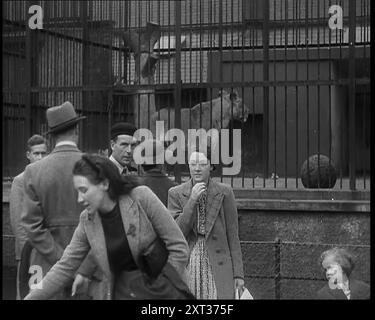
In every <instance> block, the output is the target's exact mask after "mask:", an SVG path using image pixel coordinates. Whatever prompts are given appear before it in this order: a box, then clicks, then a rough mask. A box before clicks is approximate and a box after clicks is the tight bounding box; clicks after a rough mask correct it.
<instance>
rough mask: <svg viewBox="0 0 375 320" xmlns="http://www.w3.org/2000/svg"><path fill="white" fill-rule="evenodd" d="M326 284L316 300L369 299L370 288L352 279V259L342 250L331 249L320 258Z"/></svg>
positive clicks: (350, 255)
mask: <svg viewBox="0 0 375 320" xmlns="http://www.w3.org/2000/svg"><path fill="white" fill-rule="evenodd" d="M320 263H321V265H322V268H323V269H324V272H325V275H326V277H327V280H328V283H327V284H326V285H325V286H324V287H323V288H321V289H320V290H319V291H318V293H317V298H318V299H334V300H356V299H370V286H369V285H368V284H367V283H365V282H363V281H360V280H356V279H354V278H353V277H352V271H353V269H354V266H355V263H354V257H353V255H352V254H351V253H350V252H349V251H348V250H347V249H344V248H338V247H335V248H332V249H329V250H326V251H324V252H323V253H322V254H321V256H320Z"/></svg>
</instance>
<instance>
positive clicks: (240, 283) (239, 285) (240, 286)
mask: <svg viewBox="0 0 375 320" xmlns="http://www.w3.org/2000/svg"><path fill="white" fill-rule="evenodd" d="M244 287H245V281H244V279H242V278H234V292H236V290H238V297H241V295H242V293H243V291H244V290H245V289H244Z"/></svg>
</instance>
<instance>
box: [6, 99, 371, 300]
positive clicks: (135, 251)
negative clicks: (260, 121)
mask: <svg viewBox="0 0 375 320" xmlns="http://www.w3.org/2000/svg"><path fill="white" fill-rule="evenodd" d="M46 118H47V123H48V127H49V131H48V134H50V135H52V137H53V140H54V141H55V146H54V148H53V149H52V151H51V152H50V153H49V154H48V155H47V143H46V140H45V139H44V138H43V137H42V136H40V135H34V136H32V137H31V138H30V139H29V141H28V143H27V147H28V150H27V152H26V156H27V158H28V159H29V161H30V164H29V165H27V167H26V168H25V171H24V172H23V173H21V174H20V175H18V176H17V177H16V178H14V180H13V183H12V188H11V196H10V215H11V223H12V228H13V231H14V233H15V235H16V246H15V249H16V259H17V266H18V269H17V299H26V300H33V299H39V300H40V299H100V300H124V299H126V300H131V299H234V298H235V297H241V295H242V294H243V293H244V292H246V291H247V289H246V288H245V281H244V267H243V259H242V253H241V246H240V240H239V235H238V213H237V207H236V201H235V197H234V193H233V190H232V188H231V187H230V186H229V185H227V184H224V183H219V182H216V181H214V180H212V179H211V172H212V171H213V170H215V166H214V165H212V164H211V162H210V152H209V149H208V151H207V152H204V151H201V150H195V151H193V152H192V153H191V154H189V157H188V163H189V169H190V179H189V180H188V181H186V182H184V183H182V184H180V185H178V184H177V183H175V182H174V181H172V180H171V179H170V178H169V177H168V176H167V175H166V174H165V167H164V164H160V163H156V161H155V158H157V157H158V156H160V154H163V156H164V157H168V154H166V151H165V149H164V145H163V144H162V143H161V142H160V141H158V140H146V141H145V144H148V145H149V146H150V147H151V148H152V149H153V154H152V156H151V158H150V159H148V161H147V162H146V163H147V164H143V165H142V166H137V165H136V164H135V163H134V159H133V152H134V149H135V147H136V146H137V144H138V143H139V141H138V140H137V139H136V138H135V135H134V133H135V132H136V130H137V128H136V127H135V126H134V125H133V124H131V123H126V122H120V123H116V124H114V125H113V126H112V128H111V135H110V139H111V140H110V146H111V155H110V157H109V158H107V157H105V156H103V155H99V154H87V153H83V152H82V151H81V150H79V149H78V137H79V123H80V122H81V121H85V120H84V119H85V117H79V116H78V115H77V113H76V111H75V109H74V107H73V105H72V104H71V103H70V102H65V103H63V104H62V105H59V106H55V107H51V108H48V109H47V111H46ZM150 163H151V164H150ZM30 266H37V267H38V268H39V269H37V270H39V271H40V277H39V278H38V279H37V280H36V281H37V283H34V285H33V286H30V284H31V283H32V281H30V274H29V269H30ZM322 266H323V268H324V270H326V275H327V279H328V280H329V282H328V285H327V286H325V287H324V288H322V289H321V290H320V291H319V292H318V294H317V298H321V299H341V298H342V299H363V298H368V296H369V287H368V285H367V284H365V283H363V282H361V281H357V280H354V279H352V278H351V271H352V269H353V268H354V262H353V259H352V257H351V256H350V254H349V253H348V252H346V251H345V250H344V249H337V248H335V249H332V250H330V251H327V252H325V253H323V255H322ZM332 279H333V280H332ZM250 291H251V290H250Z"/></svg>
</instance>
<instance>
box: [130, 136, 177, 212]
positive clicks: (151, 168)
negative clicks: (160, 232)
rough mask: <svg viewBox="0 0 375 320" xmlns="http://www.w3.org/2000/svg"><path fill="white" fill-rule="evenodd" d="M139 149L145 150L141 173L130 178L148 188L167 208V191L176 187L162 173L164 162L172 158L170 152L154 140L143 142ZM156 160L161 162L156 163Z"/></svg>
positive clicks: (174, 183) (158, 141) (175, 184)
mask: <svg viewBox="0 0 375 320" xmlns="http://www.w3.org/2000/svg"><path fill="white" fill-rule="evenodd" d="M139 147H142V149H143V148H144V150H145V156H144V157H143V160H144V163H143V164H142V165H141V166H142V169H143V173H142V174H141V175H139V176H135V177H132V179H134V180H135V181H136V182H137V183H138V184H139V185H145V186H148V187H149V188H150V189H151V190H152V191H153V192H154V193H155V194H156V195H157V196H158V198H159V199H160V200H161V202H163V204H164V205H165V206H167V204H168V190H169V189H170V188H172V187H174V186H177V183H176V182H174V181H172V180H171V179H169V178H168V177H167V175H166V174H165V172H164V166H165V162H168V159H169V158H171V157H172V155H173V154H172V151H170V150H165V148H164V145H163V143H162V142H161V141H160V140H154V139H149V140H145V141H143V142H142V143H141V145H139ZM150 151H152V153H151V152H150ZM158 159H161V161H157V160H158ZM160 162H163V163H160Z"/></svg>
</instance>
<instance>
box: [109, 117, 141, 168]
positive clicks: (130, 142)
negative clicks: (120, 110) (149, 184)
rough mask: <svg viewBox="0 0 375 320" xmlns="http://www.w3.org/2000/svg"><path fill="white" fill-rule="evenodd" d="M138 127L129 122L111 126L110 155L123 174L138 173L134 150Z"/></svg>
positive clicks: (110, 158)
mask: <svg viewBox="0 0 375 320" xmlns="http://www.w3.org/2000/svg"><path fill="white" fill-rule="evenodd" d="M136 131H137V128H136V127H135V126H134V125H133V124H132V123H129V122H118V123H115V124H114V125H113V126H112V127H111V151H112V154H111V156H110V157H109V160H111V161H112V162H113V163H114V164H115V165H116V167H117V168H118V169H119V171H120V173H121V174H123V175H137V174H138V169H137V168H136V166H135V165H134V161H133V151H134V148H135V147H136V146H137V143H138V141H137V139H136V138H135V137H134V133H135V132H136Z"/></svg>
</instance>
